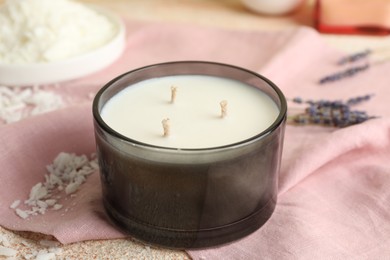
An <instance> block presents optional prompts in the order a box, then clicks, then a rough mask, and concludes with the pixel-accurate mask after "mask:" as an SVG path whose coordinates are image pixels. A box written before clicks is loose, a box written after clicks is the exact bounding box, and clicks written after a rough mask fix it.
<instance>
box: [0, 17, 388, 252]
mask: <svg viewBox="0 0 390 260" xmlns="http://www.w3.org/2000/svg"><path fill="white" fill-rule="evenodd" d="M131 25H132V24H131V23H129V24H128V28H129V31H128V37H127V49H126V51H125V53H124V54H123V56H122V58H120V59H119V60H118V61H117V62H116V63H115V64H113V65H112V66H110V67H109V68H107V69H105V70H104V71H101V72H99V73H96V74H94V75H90V76H88V77H85V78H83V79H80V80H75V81H72V82H67V83H62V84H61V87H60V88H59V89H56V91H59V92H60V93H62V95H64V96H65V97H67V98H73V100H76V101H77V102H76V101H75V102H73V103H71V104H69V106H68V107H67V108H64V109H61V110H58V111H55V112H50V113H47V114H44V115H39V116H35V117H31V118H28V119H25V120H23V121H20V122H16V123H12V124H9V125H4V126H0V165H1V166H2V178H1V180H2V181H1V182H0V206H1V207H0V225H2V226H3V227H6V228H9V229H12V230H26V231H34V232H41V233H46V234H52V235H54V236H55V237H56V238H57V239H58V240H59V241H61V242H62V243H71V242H76V241H82V240H90V239H110V238H120V237H124V236H125V235H124V234H123V233H121V232H120V231H119V230H117V229H116V228H115V227H113V226H112V225H111V224H110V223H109V222H108V221H107V219H106V217H105V215H104V210H103V207H102V204H101V192H100V184H99V175H98V173H97V172H96V173H94V174H92V175H91V176H90V177H89V178H88V179H87V182H86V183H85V184H83V186H82V187H81V189H80V190H79V191H78V193H77V196H76V197H75V198H72V199H69V200H66V201H62V203H63V205H64V209H63V210H59V211H48V212H47V213H46V214H45V215H41V216H33V217H30V218H29V219H25V220H24V219H21V218H19V217H17V216H16V215H15V212H14V211H13V210H12V209H10V208H9V206H10V205H11V204H12V202H13V201H14V200H16V199H22V200H23V199H27V197H28V194H29V192H30V189H31V187H32V186H33V185H34V184H36V183H37V182H41V181H43V180H44V177H43V176H44V174H45V166H46V165H47V164H50V163H51V162H52V160H53V159H54V157H55V156H56V155H57V154H58V153H60V152H63V151H65V152H72V153H76V154H90V153H92V152H94V150H95V144H94V136H93V127H92V114H91V102H90V100H88V98H86V97H87V94H88V93H90V92H96V91H97V90H98V89H99V88H100V87H101V86H102V85H103V84H105V83H106V82H107V81H108V80H110V79H112V78H113V77H115V76H117V75H119V74H120V73H122V72H125V71H128V70H131V69H134V68H137V67H139V66H142V65H148V64H152V63H157V62H165V61H174V60H208V61H217V62H224V63H230V64H234V65H238V66H242V67H245V68H248V69H251V70H254V71H257V72H259V73H261V74H263V75H265V76H267V77H268V78H270V79H271V80H272V81H274V82H275V83H276V84H277V85H278V86H279V87H280V88H281V89H282V91H283V92H284V93H285V95H286V96H287V97H289V98H292V97H295V96H301V97H303V98H307V99H321V98H324V99H347V98H349V97H354V96H358V95H364V94H371V93H372V94H375V97H373V99H372V100H371V101H369V102H366V103H364V104H362V105H361V106H360V107H359V109H362V110H363V109H364V110H367V111H368V112H369V113H370V114H372V115H377V116H380V118H378V119H374V120H370V121H368V122H366V123H363V124H360V125H356V126H352V127H347V128H344V129H333V128H325V127H318V126H292V125H289V126H287V129H286V136H285V145H284V152H283V159H282V169H281V173H280V183H279V187H280V192H279V198H278V204H277V207H276V210H275V212H274V214H273V216H272V217H271V219H270V220H269V221H268V222H267V223H266V224H265V225H264V226H263V227H262V228H260V229H259V230H257V231H256V232H254V233H253V234H251V235H249V236H247V237H245V238H243V239H241V240H239V241H236V242H234V243H231V244H228V245H224V246H220V247H216V248H210V249H203V250H189V251H188V253H189V254H190V255H191V256H192V257H193V258H194V259H320V258H321V259H351V258H353V259H382V258H384V257H385V256H388V255H390V239H389V238H390V206H389V205H390V165H389V163H388V161H389V158H390V119H389V115H390V110H389V109H388V98H389V97H390V88H389V83H390V77H389V74H388V72H389V71H390V63H383V64H378V65H376V66H373V67H372V68H370V69H369V70H368V71H366V72H364V73H361V74H359V75H356V76H355V77H351V78H348V79H345V80H341V81H338V82H334V83H331V84H328V85H318V84H317V81H318V79H319V78H320V77H322V76H324V75H326V74H329V73H331V72H334V71H335V70H338V69H339V68H337V67H336V65H334V64H335V62H336V61H337V60H338V59H339V58H340V57H341V55H342V54H341V53H340V52H339V51H336V50H334V49H332V48H330V47H329V46H327V45H326V44H325V43H324V42H323V41H322V39H321V37H320V35H318V34H317V33H316V32H315V31H314V30H312V29H309V28H299V29H292V30H288V31H282V32H254V31H230V30H221V29H211V28H203V27H194V26H184V25H173V24H165V25H162V24H157V25H153V24H152V25H137V26H131ZM76 103H77V105H76ZM293 112H294V108H293V107H292V106H291V107H290V113H293ZM65 208H68V209H69V210H67V211H65Z"/></svg>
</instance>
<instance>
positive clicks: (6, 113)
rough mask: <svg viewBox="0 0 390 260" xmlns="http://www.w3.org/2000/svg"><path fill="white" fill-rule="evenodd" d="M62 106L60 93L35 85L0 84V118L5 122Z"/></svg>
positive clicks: (11, 121)
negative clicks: (14, 85)
mask: <svg viewBox="0 0 390 260" xmlns="http://www.w3.org/2000/svg"><path fill="white" fill-rule="evenodd" d="M63 106H64V102H63V100H62V97H61V96H60V95H57V94H55V93H53V92H49V91H45V90H41V89H39V88H36V87H33V88H32V87H28V88H9V87H6V86H0V119H1V121H3V122H4V123H6V124H9V123H13V122H16V121H19V120H21V119H23V118H26V117H30V116H32V115H37V114H42V113H45V112H49V111H52V110H56V109H59V108H61V107H63Z"/></svg>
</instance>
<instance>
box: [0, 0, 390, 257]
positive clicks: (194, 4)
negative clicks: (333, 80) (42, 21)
mask: <svg viewBox="0 0 390 260" xmlns="http://www.w3.org/2000/svg"><path fill="white" fill-rule="evenodd" d="M2 2H4V0H0V3H2ZM82 2H85V3H90V4H96V5H100V6H102V7H105V8H107V9H110V10H112V11H113V12H116V13H118V14H119V15H121V16H122V17H125V18H127V19H131V20H139V21H148V22H177V23H187V24H197V25H203V26H210V27H218V28H232V29H241V30H281V29H285V28H290V27H297V26H302V25H304V26H310V27H312V26H313V19H312V17H313V1H312V0H308V1H306V2H305V3H304V4H303V5H302V6H301V7H300V8H299V9H298V10H297V11H296V12H294V13H293V14H290V15H287V16H262V15H259V14H256V13H253V12H251V11H249V10H248V9H246V8H245V7H244V6H243V5H242V4H241V2H240V0H83V1H82ZM323 37H324V39H325V40H326V41H328V42H329V43H330V44H332V45H334V46H335V47H337V48H340V49H341V50H345V51H348V52H353V51H356V50H362V49H364V48H368V47H377V46H384V45H389V44H390V38H389V37H383V36H381V37H368V36H346V35H329V34H328V35H323ZM15 217H16V216H15ZM1 236H6V237H7V238H8V240H9V241H10V242H11V246H12V248H14V249H16V250H18V251H19V255H23V254H27V253H31V252H32V251H33V250H40V249H43V248H44V247H43V246H41V245H40V244H39V240H41V239H47V238H48V237H46V236H43V235H40V234H33V233H29V232H12V231H9V230H6V229H4V228H1V227H0V237H1ZM61 250H62V253H61V254H59V256H60V257H59V259H161V258H162V259H189V256H188V255H187V254H186V253H185V252H183V251H178V250H177V251H175V250H167V249H162V248H155V247H150V246H147V245H144V244H142V243H139V242H135V241H134V240H132V239H117V240H109V241H86V242H80V243H75V244H71V245H64V246H61ZM0 259H1V256H0ZM17 259H19V258H17ZM21 259H23V258H21Z"/></svg>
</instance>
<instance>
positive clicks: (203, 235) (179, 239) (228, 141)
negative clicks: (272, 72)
mask: <svg viewBox="0 0 390 260" xmlns="http://www.w3.org/2000/svg"><path fill="white" fill-rule="evenodd" d="M286 110H287V108H286V101H285V98H284V96H283V94H282V93H281V92H280V90H279V89H278V88H277V87H276V86H275V85H274V84H273V83H272V82H271V81H269V80H268V79H266V78H264V77H263V76H261V75H258V74H256V73H254V72H251V71H248V70H245V69H242V68H238V67H235V66H231V65H227V64H220V63H211V62H200V61H186V62H185V61H183V62H170V63H162V64H156V65H151V66H147V67H143V68H140V69H136V70H134V71H130V72H128V73H125V74H123V75H121V76H119V77H117V78H115V79H114V80H112V81H111V82H109V83H108V84H107V85H106V86H104V87H103V88H102V89H101V90H100V91H99V93H98V94H97V95H96V97H95V100H94V103H93V115H94V120H95V121H94V123H95V137H96V144H97V153H98V159H99V164H100V169H101V180H102V190H103V202H104V206H105V208H106V212H107V214H108V216H109V217H110V219H111V220H112V221H113V222H114V223H116V224H117V225H118V226H120V227H122V228H123V230H125V231H127V232H128V233H129V234H131V235H133V236H134V237H136V238H138V239H141V240H144V241H147V242H150V243H155V244H158V245H163V246H167V247H174V248H199V247H208V246H214V245H219V244H223V243H228V242H231V241H234V240H236V239H238V238H241V237H243V236H245V235H247V234H250V233H251V232H254V231H255V230H257V229H258V228H259V227H261V226H262V225H263V224H264V223H265V222H266V221H267V219H268V218H269V217H270V216H271V214H272V212H273V210H274V207H275V204H276V194H277V178H278V171H279V165H280V157H281V151H282V143H283V132H284V125H285V118H286Z"/></svg>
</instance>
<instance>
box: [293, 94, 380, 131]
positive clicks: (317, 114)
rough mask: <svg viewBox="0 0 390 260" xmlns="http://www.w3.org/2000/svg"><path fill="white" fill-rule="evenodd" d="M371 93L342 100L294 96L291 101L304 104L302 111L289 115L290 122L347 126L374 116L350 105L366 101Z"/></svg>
mask: <svg viewBox="0 0 390 260" xmlns="http://www.w3.org/2000/svg"><path fill="white" fill-rule="evenodd" d="M372 96H373V95H364V96H359V97H354V98H350V99H348V100H347V101H345V102H343V101H340V100H336V101H330V100H317V101H313V100H303V99H302V98H300V97H296V98H294V99H292V100H291V101H292V102H293V103H296V104H301V105H306V107H305V109H304V111H303V112H302V113H299V114H296V115H293V116H292V117H289V120H291V121H292V123H294V124H297V125H322V126H330V127H347V126H351V125H355V124H359V123H362V122H365V121H367V120H369V119H373V118H376V116H370V115H368V114H367V112H365V111H360V110H353V109H352V107H353V106H355V105H358V104H360V103H362V102H365V101H368V100H370V99H371V97H372Z"/></svg>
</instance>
